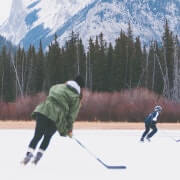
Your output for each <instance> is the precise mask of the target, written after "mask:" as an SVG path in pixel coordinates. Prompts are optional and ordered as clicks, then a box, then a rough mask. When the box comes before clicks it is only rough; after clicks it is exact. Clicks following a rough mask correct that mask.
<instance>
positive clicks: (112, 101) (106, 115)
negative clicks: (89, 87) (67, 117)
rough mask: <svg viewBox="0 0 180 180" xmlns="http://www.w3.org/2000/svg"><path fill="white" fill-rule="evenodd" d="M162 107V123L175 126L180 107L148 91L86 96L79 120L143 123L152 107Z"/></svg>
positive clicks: (179, 115) (86, 93)
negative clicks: (173, 123) (172, 123)
mask: <svg viewBox="0 0 180 180" xmlns="http://www.w3.org/2000/svg"><path fill="white" fill-rule="evenodd" d="M157 104H158V105H161V106H162V107H163V112H162V114H161V116H160V117H159V120H160V121H161V122H178V121H179V120H180V104H179V103H175V102H172V101H168V100H167V99H165V98H163V97H161V96H158V95H157V94H155V93H153V92H151V91H149V90H147V89H133V90H126V91H123V92H114V93H91V92H87V91H86V92H85V93H84V98H83V103H82V108H81V111H80V113H79V117H78V119H79V120H89V121H95V120H101V121H128V122H142V121H144V118H145V116H146V115H147V114H148V113H150V112H151V111H152V110H153V108H154V106H155V105H157Z"/></svg>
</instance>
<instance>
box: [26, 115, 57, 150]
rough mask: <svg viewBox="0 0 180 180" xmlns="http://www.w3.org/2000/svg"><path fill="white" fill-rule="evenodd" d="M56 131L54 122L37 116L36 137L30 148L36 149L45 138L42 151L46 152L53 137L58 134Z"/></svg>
mask: <svg viewBox="0 0 180 180" xmlns="http://www.w3.org/2000/svg"><path fill="white" fill-rule="evenodd" d="M56 130H57V129H56V125H55V123H54V122H53V121H51V120H50V119H48V118H47V117H46V116H44V115H42V114H39V113H38V114H37V115H36V128H35V133H34V137H33V139H32V140H31V142H30V144H29V147H30V148H32V149H35V148H36V146H37V144H38V142H39V141H40V140H41V138H42V137H43V140H42V143H41V145H40V149H42V150H46V148H47V147H48V145H49V142H50V140H51V137H52V136H53V134H54V133H55V132H56Z"/></svg>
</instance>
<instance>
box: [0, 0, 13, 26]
mask: <svg viewBox="0 0 180 180" xmlns="http://www.w3.org/2000/svg"><path fill="white" fill-rule="evenodd" d="M13 1H16V0H13ZM11 2H12V0H5V1H3V2H1V6H0V25H1V24H2V23H3V22H4V21H5V20H6V19H7V18H8V16H9V13H10V8H11Z"/></svg>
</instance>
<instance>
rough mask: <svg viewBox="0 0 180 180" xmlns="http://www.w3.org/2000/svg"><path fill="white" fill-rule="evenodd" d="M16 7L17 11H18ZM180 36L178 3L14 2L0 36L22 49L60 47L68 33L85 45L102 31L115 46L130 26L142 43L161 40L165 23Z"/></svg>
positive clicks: (166, 0)
mask: <svg viewBox="0 0 180 180" xmlns="http://www.w3.org/2000/svg"><path fill="white" fill-rule="evenodd" d="M17 8H18V9H17ZM166 19H167V20H168V23H169V26H170V29H171V30H172V31H173V32H174V33H175V34H176V35H178V37H180V23H179V22H180V2H179V1H178V0H158V1H155V0H66V1H65V0H46V1H42V0H16V3H15V2H13V4H12V8H11V13H10V16H9V19H8V20H7V21H6V22H5V23H4V24H3V25H1V26H0V34H1V35H3V36H4V37H5V38H6V39H8V40H10V41H12V42H13V43H14V44H15V45H18V44H20V45H21V46H23V47H24V48H25V49H27V48H28V47H29V45H30V44H33V45H35V47H36V48H38V47H39V41H40V40H42V44H43V49H46V48H47V47H48V45H49V44H50V42H51V41H52V40H53V38H54V34H55V33H56V35H57V36H58V42H60V45H63V44H64V42H65V41H66V40H67V39H68V37H69V35H70V33H71V32H72V31H74V32H75V33H79V36H80V37H81V39H82V40H83V43H84V44H85V46H86V47H87V46H88V40H89V38H90V37H91V38H92V39H94V38H95V37H96V35H99V34H100V33H101V32H102V33H103V34H104V38H105V40H107V42H111V43H112V44H113V43H114V41H115V39H116V38H117V37H118V36H119V34H120V31H121V30H123V31H125V32H126V31H127V28H128V23H130V24H131V27H132V31H133V35H134V37H137V36H140V38H141V40H142V41H143V42H144V43H147V42H149V41H151V40H157V41H161V37H162V32H163V26H164V23H165V20H166Z"/></svg>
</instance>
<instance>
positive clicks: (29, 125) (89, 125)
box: [0, 120, 180, 130]
mask: <svg viewBox="0 0 180 180" xmlns="http://www.w3.org/2000/svg"><path fill="white" fill-rule="evenodd" d="M34 127H35V121H14V120H13V121H12V120H8V121H0V129H34ZM157 127H158V128H161V129H172V130H180V123H157ZM74 129H132V130H133V129H134V130H136V129H144V123H139V122H137V123H136V122H133V123H131V122H130V123H129V122H99V121H97V122H88V121H76V122H75V123H74Z"/></svg>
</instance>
